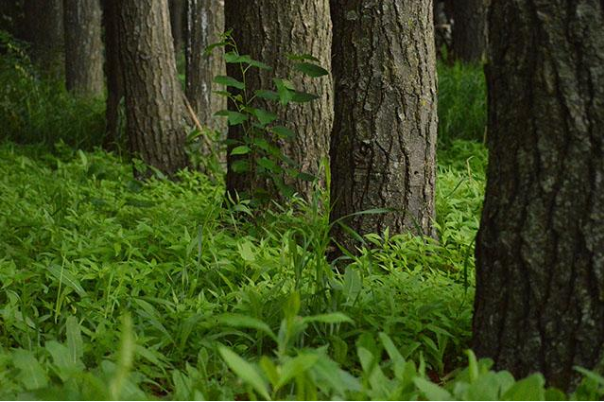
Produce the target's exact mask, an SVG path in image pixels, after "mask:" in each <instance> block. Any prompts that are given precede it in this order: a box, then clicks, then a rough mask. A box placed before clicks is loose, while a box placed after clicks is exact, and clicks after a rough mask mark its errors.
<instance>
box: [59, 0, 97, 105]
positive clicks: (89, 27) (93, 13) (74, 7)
mask: <svg viewBox="0 0 604 402" xmlns="http://www.w3.org/2000/svg"><path fill="white" fill-rule="evenodd" d="M63 7H64V12H65V16H64V25H65V82H66V86H67V90H69V91H71V92H73V93H74V94H77V95H80V96H93V97H94V96H100V95H102V94H103V90H104V77H103V43H102V38H101V18H102V17H101V14H102V13H101V4H100V3H99V0H64V3H63Z"/></svg>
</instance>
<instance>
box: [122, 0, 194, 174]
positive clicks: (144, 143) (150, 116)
mask: <svg viewBox="0 0 604 402" xmlns="http://www.w3.org/2000/svg"><path fill="white" fill-rule="evenodd" d="M118 21H119V22H118V26H119V39H120V55H121V61H122V69H123V78H124V89H125V96H126V119H127V129H126V131H127V134H128V141H129V144H130V150H131V152H132V153H133V154H134V156H136V157H140V158H142V160H143V161H144V162H145V163H147V164H148V165H150V166H153V167H155V168H157V169H159V170H160V171H162V172H163V173H166V174H168V175H173V174H175V173H176V172H177V171H178V170H180V169H182V168H184V167H186V166H187V165H188V162H187V155H186V153H185V144H186V137H187V130H188V129H187V122H188V114H187V112H186V108H185V105H184V94H183V92H182V89H181V87H180V83H179V82H178V80H177V76H176V63H175V61H174V57H173V55H174V45H173V42H172V36H171V34H170V15H169V10H168V0H153V1H150V0H146V1H140V0H121V1H120V2H119V19H118ZM148 173H150V172H147V174H148Z"/></svg>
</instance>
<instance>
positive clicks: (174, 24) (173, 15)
mask: <svg viewBox="0 0 604 402" xmlns="http://www.w3.org/2000/svg"><path fill="white" fill-rule="evenodd" d="M169 1H170V28H171V31H172V39H173V40H174V50H175V54H176V56H177V57H178V54H179V53H180V51H181V50H182V44H183V32H184V30H183V26H182V23H183V20H184V11H185V1H186V0H169ZM216 1H217V0H204V2H205V3H213V2H216Z"/></svg>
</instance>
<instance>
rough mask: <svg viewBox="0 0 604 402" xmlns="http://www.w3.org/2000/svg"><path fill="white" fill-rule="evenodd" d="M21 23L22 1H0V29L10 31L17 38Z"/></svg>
mask: <svg viewBox="0 0 604 402" xmlns="http://www.w3.org/2000/svg"><path fill="white" fill-rule="evenodd" d="M21 24H23V1H20V0H3V1H2V2H0V30H4V31H7V32H10V34H11V35H13V36H14V37H17V38H19V28H20V27H21Z"/></svg>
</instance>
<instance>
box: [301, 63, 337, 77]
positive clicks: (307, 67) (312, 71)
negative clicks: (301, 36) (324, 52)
mask: <svg viewBox="0 0 604 402" xmlns="http://www.w3.org/2000/svg"><path fill="white" fill-rule="evenodd" d="M294 68H295V69H296V70H298V71H300V72H302V73H304V74H306V75H308V76H309V77H313V78H317V77H322V76H324V75H328V74H329V71H327V70H325V69H324V68H323V67H321V66H319V65H317V64H313V63H306V62H302V63H296V65H295V66H294Z"/></svg>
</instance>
